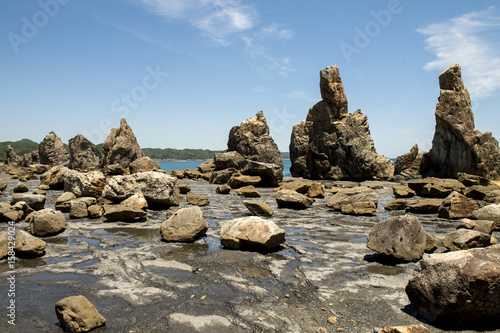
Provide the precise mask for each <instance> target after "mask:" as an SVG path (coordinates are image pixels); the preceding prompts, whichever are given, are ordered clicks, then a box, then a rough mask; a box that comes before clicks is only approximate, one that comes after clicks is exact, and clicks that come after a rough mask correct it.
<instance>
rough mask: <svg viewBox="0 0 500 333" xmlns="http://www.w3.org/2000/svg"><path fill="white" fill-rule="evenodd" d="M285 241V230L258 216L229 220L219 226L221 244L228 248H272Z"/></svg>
mask: <svg viewBox="0 0 500 333" xmlns="http://www.w3.org/2000/svg"><path fill="white" fill-rule="evenodd" d="M283 242H285V230H283V229H281V228H280V227H278V226H277V225H276V224H275V223H274V222H272V221H269V220H264V219H262V218H260V217H256V216H251V217H242V218H238V219H234V220H230V221H228V222H226V223H224V225H223V226H222V228H221V244H222V245H223V246H225V247H227V248H230V249H241V248H244V247H248V248H256V249H266V250H269V249H272V248H275V247H277V246H278V245H280V244H281V243H283Z"/></svg>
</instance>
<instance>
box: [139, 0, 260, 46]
mask: <svg viewBox="0 0 500 333" xmlns="http://www.w3.org/2000/svg"><path fill="white" fill-rule="evenodd" d="M137 1H138V2H139V3H142V4H143V5H145V6H146V7H147V8H148V10H150V11H151V12H152V13H154V14H156V15H160V16H163V17H165V18H167V19H182V20H185V21H187V22H189V23H190V24H191V25H193V26H194V27H196V28H198V29H200V30H201V31H202V32H203V33H204V34H205V35H207V36H209V37H211V38H212V39H213V40H214V41H217V42H219V43H220V44H223V45H225V44H227V41H226V40H225V38H226V37H227V36H229V35H231V34H233V33H236V32H242V31H245V30H247V29H250V28H252V27H254V25H255V24H256V21H257V18H258V14H257V11H256V10H255V9H254V8H253V7H252V6H248V5H243V4H241V1H239V0H168V1H167V0H137Z"/></svg>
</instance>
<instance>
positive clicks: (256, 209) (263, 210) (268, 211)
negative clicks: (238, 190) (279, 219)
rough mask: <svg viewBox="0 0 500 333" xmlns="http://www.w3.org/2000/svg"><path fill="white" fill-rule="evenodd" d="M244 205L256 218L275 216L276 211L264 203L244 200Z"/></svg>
mask: <svg viewBox="0 0 500 333" xmlns="http://www.w3.org/2000/svg"><path fill="white" fill-rule="evenodd" d="M243 203H244V204H245V206H246V207H247V208H248V210H249V211H250V213H251V214H252V215H254V216H273V214H274V210H273V209H272V208H271V207H270V206H269V205H268V204H266V203H265V202H263V201H250V200H243Z"/></svg>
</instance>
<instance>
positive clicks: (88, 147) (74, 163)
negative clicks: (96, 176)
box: [69, 134, 102, 171]
mask: <svg viewBox="0 0 500 333" xmlns="http://www.w3.org/2000/svg"><path fill="white" fill-rule="evenodd" d="M69 155H70V160H69V167H70V168H71V169H75V170H80V171H88V170H94V169H97V168H99V167H100V165H101V159H102V154H101V152H100V151H99V150H98V149H97V148H96V146H95V145H94V144H93V143H92V142H90V141H89V140H87V139H86V138H85V137H84V136H83V135H81V134H78V135H77V136H75V137H74V138H72V139H70V140H69Z"/></svg>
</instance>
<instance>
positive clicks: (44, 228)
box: [30, 208, 67, 237]
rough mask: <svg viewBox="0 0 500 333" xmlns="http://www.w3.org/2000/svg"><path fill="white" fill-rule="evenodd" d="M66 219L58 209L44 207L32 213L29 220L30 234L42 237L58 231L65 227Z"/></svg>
mask: <svg viewBox="0 0 500 333" xmlns="http://www.w3.org/2000/svg"><path fill="white" fill-rule="evenodd" d="M66 224H67V223H66V219H65V218H64V215H63V214H62V213H61V212H60V211H56V210H53V209H52V208H45V209H42V210H39V211H37V212H35V213H34V214H33V216H32V217H31V221H30V232H31V234H33V235H35V236H38V237H44V236H50V235H55V234H57V233H60V232H62V231H63V230H64V228H66Z"/></svg>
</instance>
